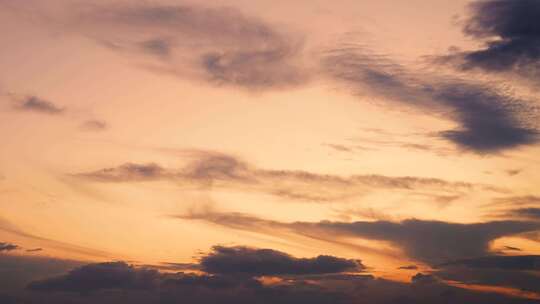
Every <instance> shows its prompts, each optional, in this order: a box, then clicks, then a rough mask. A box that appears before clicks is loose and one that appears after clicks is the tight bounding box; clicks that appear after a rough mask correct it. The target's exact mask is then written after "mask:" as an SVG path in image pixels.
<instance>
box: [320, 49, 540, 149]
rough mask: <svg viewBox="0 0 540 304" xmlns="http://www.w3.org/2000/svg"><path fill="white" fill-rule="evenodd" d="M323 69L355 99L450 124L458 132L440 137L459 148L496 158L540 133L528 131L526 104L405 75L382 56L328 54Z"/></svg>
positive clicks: (483, 88) (480, 88) (474, 87)
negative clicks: (371, 99)
mask: <svg viewBox="0 0 540 304" xmlns="http://www.w3.org/2000/svg"><path fill="white" fill-rule="evenodd" d="M323 66H324V67H325V69H326V70H327V72H328V73H329V74H330V75H332V76H333V77H334V78H335V79H338V80H340V81H343V82H345V83H347V84H349V85H350V86H351V87H352V88H353V89H354V90H356V91H357V92H359V93H366V92H369V93H370V94H375V95H379V96H381V97H383V98H385V99H387V100H390V101H394V102H398V103H397V104H396V103H394V104H391V106H395V107H397V106H402V107H403V106H404V107H409V108H414V109H420V110H422V111H425V112H427V113H429V114H431V115H433V114H435V115H438V116H441V117H445V118H450V119H452V120H453V121H455V122H456V123H457V124H458V125H459V126H458V128H457V129H454V130H448V131H444V132H441V133H440V136H441V137H442V138H445V139H447V140H450V141H451V142H453V143H455V144H457V145H458V146H459V147H462V148H465V149H468V150H472V151H476V152H479V153H495V152H499V151H503V150H506V149H511V148H516V147H520V146H524V145H531V144H534V143H536V142H537V141H538V140H539V138H540V137H539V133H538V131H537V130H536V129H534V128H533V127H531V126H530V124H529V122H530V121H534V119H532V118H530V117H527V116H528V115H530V113H531V111H529V109H530V108H531V106H530V103H529V102H528V101H525V100H521V99H519V98H516V97H514V96H512V95H510V94H509V93H507V92H503V91H501V90H497V89H495V88H493V87H490V86H488V85H485V84H482V83H477V82H474V81H471V80H461V79H452V78H448V77H443V76H438V75H427V74H426V75H418V74H414V73H411V72H409V71H408V70H407V69H405V68H404V67H402V66H400V65H399V64H396V63H394V62H392V61H390V60H388V59H387V58H385V57H384V56H376V55H371V54H367V53H366V51H365V50H364V49H362V48H359V47H343V48H341V49H339V48H338V49H335V50H332V51H330V52H329V53H328V54H327V55H326V56H325V58H324V60H323Z"/></svg>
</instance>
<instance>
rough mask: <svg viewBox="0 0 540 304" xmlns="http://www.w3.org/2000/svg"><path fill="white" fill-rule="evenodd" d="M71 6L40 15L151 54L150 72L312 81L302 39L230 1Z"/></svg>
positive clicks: (282, 83) (277, 82)
mask: <svg viewBox="0 0 540 304" xmlns="http://www.w3.org/2000/svg"><path fill="white" fill-rule="evenodd" d="M71 8H72V9H71V10H70V11H69V13H66V14H59V13H58V12H50V13H48V14H47V13H45V15H46V18H43V20H44V21H43V22H47V23H49V25H52V26H55V24H56V25H58V26H60V25H63V26H62V30H63V31H75V32H77V33H79V34H81V35H84V36H86V37H89V38H91V39H92V40H94V41H95V42H96V43H98V44H99V45H101V46H104V47H106V48H108V49H110V50H113V51H116V52H119V53H122V54H124V55H126V54H127V55H129V54H138V55H146V56H147V57H149V58H152V59H154V60H153V61H152V62H151V63H148V64H144V66H145V67H146V68H148V69H149V70H152V71H156V72H160V73H166V74H172V75H178V76H181V77H188V78H189V77H191V78H195V79H200V80H205V81H208V82H210V83H213V84H216V85H230V86H236V87H241V88H246V89H255V90H261V89H268V88H275V87H293V86H297V85H300V84H303V83H305V82H306V81H307V80H308V73H306V70H305V69H304V67H303V66H302V60H301V57H302V56H301V53H302V52H301V50H302V48H303V43H302V39H301V38H299V37H296V35H293V34H290V33H288V32H287V31H285V30H283V31H282V30H278V29H276V27H274V26H272V25H270V24H268V23H267V22H265V21H263V20H260V19H258V18H255V17H252V16H247V15H245V14H243V13H242V12H240V11H239V10H238V9H235V8H232V7H217V8H209V7H204V6H193V5H166V4H157V3H155V4H150V3H137V4H135V3H129V4H128V3H123V4H120V3H116V4H110V5H106V6H105V5H73V6H72V7H71ZM45 11H46V10H45ZM40 13H43V12H40ZM65 24H69V25H70V26H69V27H65ZM66 28H69V30H66Z"/></svg>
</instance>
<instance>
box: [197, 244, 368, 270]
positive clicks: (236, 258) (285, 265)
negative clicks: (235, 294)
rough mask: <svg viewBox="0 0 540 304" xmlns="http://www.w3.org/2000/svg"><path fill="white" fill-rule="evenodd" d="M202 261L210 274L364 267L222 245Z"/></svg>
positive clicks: (344, 261)
mask: <svg viewBox="0 0 540 304" xmlns="http://www.w3.org/2000/svg"><path fill="white" fill-rule="evenodd" d="M200 263H201V266H202V267H201V269H202V270H203V271H205V272H207V273H213V274H228V275H231V274H233V275H235V274H237V275H251V276H263V275H267V276H272V275H308V274H328V273H340V272H346V271H351V272H357V271H361V270H363V269H364V268H365V266H363V265H362V263H361V262H360V261H358V260H347V259H342V258H337V257H333V256H324V255H320V256H317V257H315V258H295V257H292V256H290V255H288V254H286V253H283V252H279V251H275V250H271V249H254V248H248V247H223V246H215V247H214V248H213V250H212V252H210V253H209V254H208V255H206V256H204V257H203V258H202V259H201V261H200Z"/></svg>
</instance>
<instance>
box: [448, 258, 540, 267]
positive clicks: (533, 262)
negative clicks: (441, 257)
mask: <svg viewBox="0 0 540 304" xmlns="http://www.w3.org/2000/svg"><path fill="white" fill-rule="evenodd" d="M460 265H461V266H466V267H469V268H496V269H507V270H539V271H540V256H538V255H515V256H503V255H497V256H486V257H479V258H473V259H464V260H459V261H454V262H450V263H446V264H444V265H442V267H448V266H460Z"/></svg>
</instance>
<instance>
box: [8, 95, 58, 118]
mask: <svg viewBox="0 0 540 304" xmlns="http://www.w3.org/2000/svg"><path fill="white" fill-rule="evenodd" d="M15 108H16V109H17V110H19V111H28V112H36V113H43V114H50V115H58V114H61V113H63V112H64V108H61V107H58V106H57V105H55V104H54V103H52V102H50V101H47V100H45V99H42V98H40V97H37V96H28V97H26V98H25V99H23V100H22V101H20V102H18V104H17V105H16V106H15Z"/></svg>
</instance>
